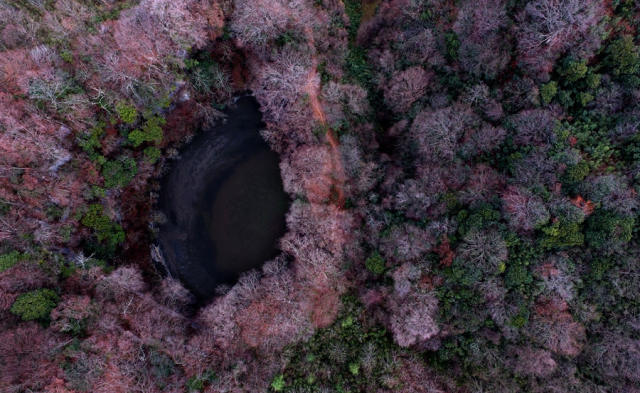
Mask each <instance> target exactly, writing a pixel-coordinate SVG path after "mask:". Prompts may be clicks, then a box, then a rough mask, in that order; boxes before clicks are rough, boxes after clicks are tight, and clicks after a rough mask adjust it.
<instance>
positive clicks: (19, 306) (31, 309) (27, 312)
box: [11, 289, 59, 321]
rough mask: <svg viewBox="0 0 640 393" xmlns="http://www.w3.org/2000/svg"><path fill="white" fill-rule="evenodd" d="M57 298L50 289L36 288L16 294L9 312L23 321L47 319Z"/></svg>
mask: <svg viewBox="0 0 640 393" xmlns="http://www.w3.org/2000/svg"><path fill="white" fill-rule="evenodd" d="M58 300H59V297H58V295H57V294H56V293H55V292H54V291H52V290H51V289H36V290H35V291H31V292H27V293H23V294H22V295H20V296H18V298H17V299H16V301H15V302H14V303H13V305H12V306H11V312H12V313H13V314H15V315H17V316H19V317H20V318H22V320H23V321H33V320H40V321H47V320H48V319H49V313H51V310H53V309H54V308H55V307H56V305H57V304H58Z"/></svg>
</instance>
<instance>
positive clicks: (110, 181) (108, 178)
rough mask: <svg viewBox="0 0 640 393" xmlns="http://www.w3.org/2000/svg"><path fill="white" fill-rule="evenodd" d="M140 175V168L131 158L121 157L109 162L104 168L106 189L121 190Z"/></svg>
mask: <svg viewBox="0 0 640 393" xmlns="http://www.w3.org/2000/svg"><path fill="white" fill-rule="evenodd" d="M137 173H138V166H137V165H136V162H135V160H134V159H133V158H131V157H120V158H118V159H117V160H114V161H107V162H106V163H105V164H104V165H103V166H102V177H103V178H104V186H105V187H106V188H120V187H125V186H126V185H128V184H129V183H130V182H131V180H133V178H134V177H135V175H136V174H137Z"/></svg>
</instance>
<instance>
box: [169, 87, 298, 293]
mask: <svg viewBox="0 0 640 393" xmlns="http://www.w3.org/2000/svg"><path fill="white" fill-rule="evenodd" d="M225 114H226V116H227V117H226V121H225V122H224V123H223V124H220V125H217V126H215V127H213V128H212V129H210V130H205V131H203V132H201V133H199V134H198V135H196V136H195V137H194V138H193V140H192V141H191V142H190V143H189V144H188V145H186V146H185V147H184V148H183V149H182V150H181V152H180V158H179V159H178V160H176V161H174V162H173V163H172V164H171V165H170V168H169V170H168V172H167V174H166V175H165V176H164V177H163V179H162V180H161V189H160V197H159V200H158V208H159V210H160V211H161V212H162V213H163V214H164V216H165V218H166V220H164V222H163V223H162V224H161V225H160V226H159V235H158V244H159V247H160V249H161V251H162V254H163V258H164V262H165V267H166V269H167V270H168V271H169V273H170V274H171V275H172V276H174V277H176V278H178V279H180V280H181V281H182V282H183V283H184V284H185V286H186V287H187V288H189V289H190V290H191V291H192V292H193V293H194V294H195V295H196V296H197V297H198V298H200V299H208V298H211V297H213V296H214V295H215V293H216V288H217V287H218V286H219V285H221V284H227V285H231V284H233V283H234V282H235V281H236V280H237V278H238V276H239V274H240V273H242V272H244V271H247V270H250V269H252V268H257V267H260V266H261V265H262V264H263V263H264V262H265V261H267V260H269V259H272V258H274V257H275V256H276V255H277V254H278V253H279V250H278V240H279V239H280V238H281V237H282V235H283V234H284V232H285V228H286V226H285V215H286V212H287V210H288V208H289V202H290V201H289V198H288V196H287V194H286V193H285V192H284V190H283V187H282V179H281V177H280V168H279V157H278V155H277V154H276V153H275V152H273V151H271V150H270V148H269V146H268V145H267V143H266V142H265V141H264V140H263V139H262V137H261V136H260V133H259V131H260V130H261V129H263V127H264V123H263V122H262V114H261V113H260V108H259V105H258V102H257V101H256V100H255V98H254V97H251V96H242V97H239V98H236V100H235V102H234V103H233V104H232V105H230V106H229V108H228V110H227V111H226V113H225Z"/></svg>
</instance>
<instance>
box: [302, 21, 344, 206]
mask: <svg viewBox="0 0 640 393" xmlns="http://www.w3.org/2000/svg"><path fill="white" fill-rule="evenodd" d="M304 32H305V36H306V39H307V42H308V43H309V45H310V46H311V47H312V48H313V53H312V55H311V70H310V71H309V74H307V82H306V83H305V91H306V92H307V94H308V95H309V101H310V103H311V110H312V113H313V119H314V120H316V121H317V122H319V123H320V124H321V125H322V126H323V127H324V128H325V129H326V134H325V135H326V137H327V141H328V142H329V146H330V148H331V151H330V153H331V173H332V174H333V176H332V179H331V180H332V188H333V191H334V192H335V193H336V201H335V202H336V204H337V206H338V207H339V208H343V207H344V204H345V196H344V182H345V179H346V176H345V172H344V167H343V165H342V158H341V157H340V142H339V141H338V136H337V135H336V133H335V131H334V130H333V129H331V128H330V127H329V126H328V123H327V116H326V114H325V112H324V109H322V104H321V103H320V98H319V95H320V77H319V76H318V57H317V55H316V53H315V48H316V44H315V40H314V38H313V31H312V30H311V27H309V26H305V28H304Z"/></svg>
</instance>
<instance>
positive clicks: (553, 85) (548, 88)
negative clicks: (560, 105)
mask: <svg viewBox="0 0 640 393" xmlns="http://www.w3.org/2000/svg"><path fill="white" fill-rule="evenodd" d="M557 93H558V83H557V82H555V81H551V82H549V83H545V84H544V85H542V87H541V88H540V97H542V103H543V104H545V105H547V104H549V103H550V102H551V100H553V97H555V96H556V94H557Z"/></svg>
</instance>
